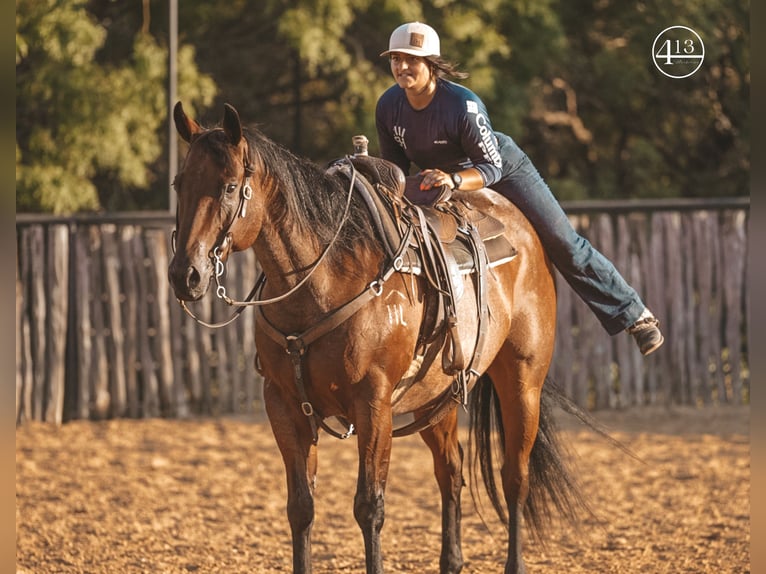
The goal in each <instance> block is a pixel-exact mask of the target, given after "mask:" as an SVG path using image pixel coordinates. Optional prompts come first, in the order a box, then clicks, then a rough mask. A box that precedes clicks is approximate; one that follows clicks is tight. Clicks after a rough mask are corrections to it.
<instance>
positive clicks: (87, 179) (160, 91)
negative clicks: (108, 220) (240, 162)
mask: <svg viewBox="0 0 766 574" xmlns="http://www.w3.org/2000/svg"><path fill="white" fill-rule="evenodd" d="M16 20H17V26H16V59H17V62H16V110H17V115H16V142H17V161H16V180H17V181H16V187H17V189H16V194H17V209H19V210H24V211H50V212H53V213H71V212H75V211H82V210H95V209H99V208H101V207H102V203H103V201H102V198H104V197H109V194H108V193H101V194H100V193H99V189H97V187H96V183H95V182H96V181H100V182H101V183H103V184H105V185H108V186H110V187H114V186H117V187H119V188H121V189H122V190H125V193H129V191H130V190H131V189H140V188H146V187H148V186H150V184H151V181H150V172H149V170H148V166H149V165H150V164H151V162H153V161H154V160H156V159H157V158H158V157H159V156H160V154H161V153H162V151H163V150H162V145H161V142H160V141H159V139H158V137H157V134H158V130H159V128H160V127H161V126H162V125H163V124H164V121H165V117H166V107H167V106H166V103H165V95H164V94H165V92H164V85H165V80H166V77H167V70H166V61H167V51H166V50H165V49H164V48H162V47H160V46H159V45H158V44H157V42H156V41H155V40H153V39H152V38H151V37H149V36H148V35H144V34H137V35H135V36H134V40H133V43H132V49H131V50H130V57H129V59H127V60H126V61H122V62H119V63H104V64H102V63H99V62H98V58H97V55H98V52H99V50H100V49H101V48H102V47H103V45H104V42H105V40H106V36H107V30H106V29H105V28H104V27H103V26H102V25H100V24H99V23H98V22H97V21H96V20H95V19H94V17H93V16H92V15H90V14H89V12H88V11H87V10H86V3H85V2H84V1H82V0H66V1H58V2H57V1H52V0H51V1H44V0H25V1H23V2H20V3H18V4H17V11H16ZM181 59H182V60H183V61H184V63H185V65H186V66H188V67H189V69H191V70H193V69H194V68H193V61H192V60H193V53H192V52H191V50H190V48H186V49H185V50H184V51H183V52H182V55H181ZM192 76H193V78H189V77H188V74H187V77H186V82H185V85H184V84H182V85H184V87H185V88H186V89H188V90H189V93H190V94H191V97H192V98H194V99H198V100H201V101H202V102H203V103H209V102H210V101H211V100H212V97H213V95H214V90H215V88H214V84H213V83H212V81H211V80H210V79H209V78H205V77H199V76H198V75H197V74H192ZM190 80H192V81H190ZM117 203H119V201H118V202H117Z"/></svg>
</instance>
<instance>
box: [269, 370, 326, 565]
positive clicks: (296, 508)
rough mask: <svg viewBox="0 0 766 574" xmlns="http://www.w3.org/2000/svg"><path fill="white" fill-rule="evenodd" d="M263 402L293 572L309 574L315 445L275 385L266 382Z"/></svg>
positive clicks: (293, 407) (306, 425) (302, 418)
mask: <svg viewBox="0 0 766 574" xmlns="http://www.w3.org/2000/svg"><path fill="white" fill-rule="evenodd" d="M263 398H264V402H265V406H266V413H267V414H268V416H269V422H270V423H271V430H272V432H273V433H274V438H275V439H276V441H277V446H278V447H279V451H280V453H281V454H282V459H283V461H284V463H285V472H286V473H287V518H288V520H289V522H290V531H291V533H292V542H293V572H294V573H296V574H297V573H299V574H310V572H311V526H312V525H313V523H314V483H315V482H314V481H315V480H316V471H317V457H316V445H315V444H314V443H313V436H312V433H311V427H310V425H309V423H308V419H307V418H306V417H305V416H304V415H303V413H302V412H300V411H299V410H298V408H297V406H296V405H295V404H294V402H286V401H285V400H284V398H283V396H282V393H281V392H280V389H279V388H278V387H277V385H275V384H273V383H271V382H269V381H268V380H266V381H265V383H264V388H263Z"/></svg>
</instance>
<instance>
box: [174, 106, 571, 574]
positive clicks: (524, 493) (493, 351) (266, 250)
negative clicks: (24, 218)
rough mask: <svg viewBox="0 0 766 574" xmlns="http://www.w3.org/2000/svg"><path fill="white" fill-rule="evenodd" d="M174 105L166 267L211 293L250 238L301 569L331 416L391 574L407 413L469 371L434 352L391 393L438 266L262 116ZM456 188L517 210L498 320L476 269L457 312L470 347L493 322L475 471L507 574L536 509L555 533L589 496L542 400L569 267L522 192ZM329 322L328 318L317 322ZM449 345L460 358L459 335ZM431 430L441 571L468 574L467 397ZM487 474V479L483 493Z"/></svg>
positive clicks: (505, 217)
mask: <svg viewBox="0 0 766 574" xmlns="http://www.w3.org/2000/svg"><path fill="white" fill-rule="evenodd" d="M173 116H174V121H175V126H176V129H177V132H178V134H179V135H180V137H181V138H182V139H183V140H184V141H185V142H186V143H187V144H188V149H187V152H186V156H185V159H184V160H183V163H182V166H181V168H180V170H179V173H178V175H177V177H176V179H175V181H174V187H175V190H176V193H177V213H176V229H175V230H174V236H173V243H174V255H173V258H172V260H171V262H170V265H169V269H168V277H169V281H170V284H171V286H172V288H173V290H174V292H175V295H176V297H177V298H178V300H179V302H181V303H182V304H185V303H186V302H191V301H196V300H199V299H200V298H202V297H203V296H204V295H205V294H206V293H207V292H208V290H209V287H210V285H211V284H212V283H213V281H215V282H216V283H219V279H218V277H219V275H220V274H221V271H222V269H221V268H222V266H223V265H224V264H225V263H226V262H227V261H228V259H229V256H230V255H231V254H233V253H236V252H238V251H242V250H246V249H253V250H254V251H255V255H256V259H257V261H258V263H259V264H260V267H261V270H262V275H261V279H262V280H261V281H260V282H259V285H258V294H257V297H258V302H259V303H260V304H262V306H260V307H258V315H257V316H256V334H255V340H256V352H257V358H256V362H257V368H258V369H259V372H261V373H262V374H263V378H264V379H263V400H264V403H265V409H266V413H267V416H268V419H269V422H270V425H271V429H272V431H273V434H274V438H275V440H276V443H277V446H278V449H279V451H280V453H281V456H282V459H283V462H284V466H285V472H286V478H287V492H288V495H287V519H288V521H289V525H290V530H291V535H292V568H293V571H294V572H296V573H309V572H311V530H312V526H313V522H314V495H315V479H316V476H317V467H318V436H319V434H320V433H321V432H323V431H324V430H327V429H328V428H330V425H328V424H325V423H324V420H325V419H328V418H330V417H337V420H339V421H344V422H345V423H347V424H348V426H349V428H353V433H354V434H355V435H356V437H357V448H358V465H359V466H358V480H357V485H356V492H355V495H354V499H353V512H354V517H355V519H356V521H357V523H358V525H359V527H360V529H361V533H362V537H363V540H364V549H365V564H366V571H367V572H368V573H376V574H379V573H381V572H383V553H382V547H381V529H382V526H383V520H384V495H385V487H386V484H387V481H388V471H389V459H390V453H391V449H392V443H393V437H394V435H395V434H396V430H395V429H394V417H396V416H398V415H404V414H409V416H414V417H421V418H422V417H424V416H425V417H426V418H428V413H429V412H430V409H432V407H433V405H434V403H435V402H437V400H438V398H439V397H440V396H443V394H444V389H448V388H450V387H451V386H454V384H455V376H454V373H453V374H450V373H447V372H445V369H443V368H442V367H443V361H440V360H439V355H437V356H436V358H435V360H432V361H431V362H430V363H429V366H428V368H427V369H423V371H425V372H420V373H419V374H418V377H417V379H418V380H417V382H415V383H414V384H412V385H411V386H410V388H409V390H408V391H407V393H406V394H405V395H404V396H402V397H398V400H393V398H392V397H393V395H394V394H395V393H396V389H397V384H398V383H399V382H400V381H401V380H402V379H403V378H405V376H406V374H407V373H408V372H409V371H410V370H411V369H412V365H413V358H414V357H415V356H416V352H417V347H418V345H419V344H420V343H421V342H422V341H420V340H419V337H420V335H419V329H420V328H421V326H422V325H423V323H424V321H426V316H427V315H428V309H427V308H428V301H429V297H430V296H431V295H430V294H429V291H431V290H433V287H432V286H431V285H429V283H428V281H427V280H426V279H425V278H424V277H423V276H416V275H413V274H407V273H404V272H402V271H401V270H399V269H394V268H392V267H391V266H390V265H388V257H387V254H386V249H385V248H384V246H383V244H382V240H381V237H380V234H379V233H377V232H376V231H375V226H374V225H373V223H372V219H373V217H374V215H373V214H371V210H370V208H369V207H368V205H367V204H366V203H365V202H364V201H363V200H362V199H361V198H360V197H359V194H357V193H352V192H351V191H352V188H350V187H349V183H348V181H346V180H344V179H343V178H342V177H340V176H339V175H338V173H330V172H329V171H328V170H327V169H322V167H320V166H319V165H317V164H315V163H313V162H311V161H309V160H308V159H305V158H300V157H297V156H296V155H294V154H293V153H291V152H290V151H289V150H287V149H286V148H284V147H283V146H280V145H278V144H276V143H275V142H273V141H271V140H270V139H269V138H267V137H266V136H265V135H264V134H263V133H262V132H261V131H260V130H258V129H257V128H247V129H246V128H244V127H243V125H242V123H241V121H240V118H239V114H238V113H237V111H236V110H235V109H234V108H233V107H232V106H230V105H229V104H226V105H225V106H224V113H223V120H222V122H221V124H220V125H219V126H216V127H212V128H203V127H202V126H201V125H200V124H199V123H198V122H197V121H195V120H194V119H192V118H190V117H188V116H187V114H186V113H185V111H184V110H183V106H182V104H181V102H178V103H177V104H176V105H175V108H174V113H173ZM458 199H460V200H461V201H463V202H464V203H465V204H466V205H470V206H472V208H473V209H475V210H477V211H478V212H480V213H483V214H488V215H491V216H492V217H494V218H496V219H497V220H499V221H500V222H502V223H503V227H504V230H503V234H504V236H505V237H506V239H507V240H508V242H509V243H510V244H511V245H513V247H515V249H516V256H515V257H514V258H513V259H511V260H510V261H508V262H505V263H503V264H502V265H498V266H496V267H493V268H492V269H488V270H487V269H485V270H484V275H485V276H486V277H485V278H484V281H485V287H484V290H485V293H484V294H483V296H484V297H485V298H486V305H487V308H488V309H489V313H488V316H487V317H486V318H485V321H484V322H483V324H482V325H480V321H479V318H478V317H477V300H478V297H480V296H481V294H480V293H479V292H478V287H477V285H478V281H477V280H476V278H475V276H473V277H472V276H470V275H465V276H463V278H462V279H461V281H462V283H463V285H462V287H461V290H462V296H461V297H460V298H459V301H457V303H456V319H457V321H458V322H459V325H460V331H459V338H460V339H459V341H458V342H457V344H459V345H462V347H463V348H471V347H472V346H474V345H476V341H477V336H478V329H479V328H482V329H485V330H486V337H485V341H486V343H485V345H484V349H483V352H482V354H481V358H480V360H478V361H477V363H476V364H475V365H473V366H472V369H471V373H470V374H469V375H470V378H471V379H472V380H471V388H472V390H471V393H470V396H471V400H470V404H469V409H470V411H471V417H470V426H471V430H470V433H471V444H473V443H475V448H474V447H473V446H470V449H474V451H473V452H472V453H471V452H470V451H469V454H471V457H470V458H471V469H472V471H471V476H478V474H479V472H481V473H482V475H483V479H482V480H483V482H484V486H486V488H487V492H488V494H489V498H490V499H491V501H492V503H493V505H494V507H495V509H496V510H497V513H498V516H500V517H501V519H502V520H503V522H504V525H505V527H506V528H507V558H506V562H505V565H504V572H506V573H520V572H524V561H523V558H522V525H523V522H524V520H525V519H526V521H527V524H528V525H529V526H530V527H531V528H533V529H535V532H536V533H538V535H540V536H541V535H542V528H543V526H544V523H545V520H544V519H545V517H546V516H548V517H549V516H550V515H551V508H552V505H553V506H556V507H558V508H559V509H562V510H564V511H565V512H568V510H567V509H568V508H569V505H571V502H572V500H573V499H574V494H575V493H574V490H573V488H570V487H571V486H572V483H571V481H570V478H571V477H570V476H568V475H567V470H566V469H565V467H564V465H563V464H562V460H561V459H562V457H561V453H560V451H558V450H557V446H556V442H555V433H554V432H553V430H554V422H553V421H552V417H551V414H550V413H549V412H548V411H547V410H546V409H545V408H543V409H542V410H541V405H542V406H543V407H544V406H545V404H546V403H545V397H546V396H547V394H546V393H545V392H544V382H545V381H546V376H547V373H548V369H549V365H550V362H551V360H552V354H553V349H554V332H555V321H556V291H555V286H554V278H553V275H552V270H551V265H550V263H549V261H548V259H547V257H546V254H545V252H544V251H543V248H542V246H541V244H540V241H539V239H538V237H537V235H536V234H535V231H534V229H533V228H532V227H531V225H530V224H529V222H528V221H527V220H526V219H525V218H524V216H523V215H522V214H521V213H520V211H519V210H518V209H517V208H516V207H515V206H513V205H512V204H511V203H510V202H509V201H507V200H506V199H505V198H503V197H501V196H500V195H499V194H496V193H493V192H491V191H489V190H487V189H484V190H479V191H467V192H462V191H461V192H455V194H454V197H453V200H458ZM222 287H223V286H222V285H221V284H220V283H219V285H218V289H219V290H220V289H221V288H222ZM328 318H329V323H328ZM318 325H323V326H324V327H321V328H319V331H317V326H318ZM275 334H276V335H275ZM286 351H287V352H286ZM438 352H439V353H440V354H445V353H448V352H449V349H448V346H447V345H445V346H444V347H443V348H441V349H439V350H438ZM442 358H444V357H442ZM546 388H547V386H546ZM333 420H336V419H333ZM417 430H418V431H419V434H420V436H421V438H422V440H423V441H424V442H425V444H426V445H427V447H428V448H429V449H430V451H431V454H432V459H433V466H434V474H435V477H436V481H437V483H438V486H439V490H440V493H441V512H442V539H441V553H440V559H439V564H440V571H441V572H444V573H457V572H459V571H460V570H461V569H462V567H463V555H462V549H461V542H460V520H461V509H460V505H461V490H462V488H463V487H464V478H463V458H464V453H463V449H462V446H461V444H460V442H459V440H458V402H457V401H451V403H450V405H449V406H448V408H447V409H445V411H444V412H441V413H440V415H439V416H434V417H431V418H430V419H428V424H427V425H421V426H419V427H418V428H417ZM338 434H339V433H338ZM348 434H349V433H345V434H344V435H340V436H342V437H343V436H346V435H348ZM493 437H495V438H493ZM493 440H498V441H499V444H500V449H501V453H502V461H501V469H500V476H501V483H502V494H501V493H500V491H499V489H498V487H497V485H496V484H495V482H496V481H495V479H494V475H493V468H492V467H493V465H495V464H496V463H497V461H492V456H491V452H492V449H493ZM495 448H496V447H495ZM470 449H469V450H470ZM477 469H478V470H477ZM473 482H478V479H477V480H476V481H472V488H473ZM472 492H473V490H472Z"/></svg>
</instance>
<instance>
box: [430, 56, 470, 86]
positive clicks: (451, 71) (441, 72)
mask: <svg viewBox="0 0 766 574" xmlns="http://www.w3.org/2000/svg"><path fill="white" fill-rule="evenodd" d="M424 59H425V60H426V61H427V62H428V63H429V64H430V65H431V69H432V70H433V72H434V74H436V76H437V77H438V78H454V79H456V80H464V79H466V78H467V77H468V72H463V71H461V70H459V69H458V64H456V63H454V62H450V61H449V60H446V59H444V58H442V57H441V56H427V57H426V58H424Z"/></svg>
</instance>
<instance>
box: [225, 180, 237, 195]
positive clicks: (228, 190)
mask: <svg viewBox="0 0 766 574" xmlns="http://www.w3.org/2000/svg"><path fill="white" fill-rule="evenodd" d="M223 190H224V192H226V193H227V194H231V193H234V192H235V191H236V190H237V184H236V183H227V184H226V185H224V187H223Z"/></svg>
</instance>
